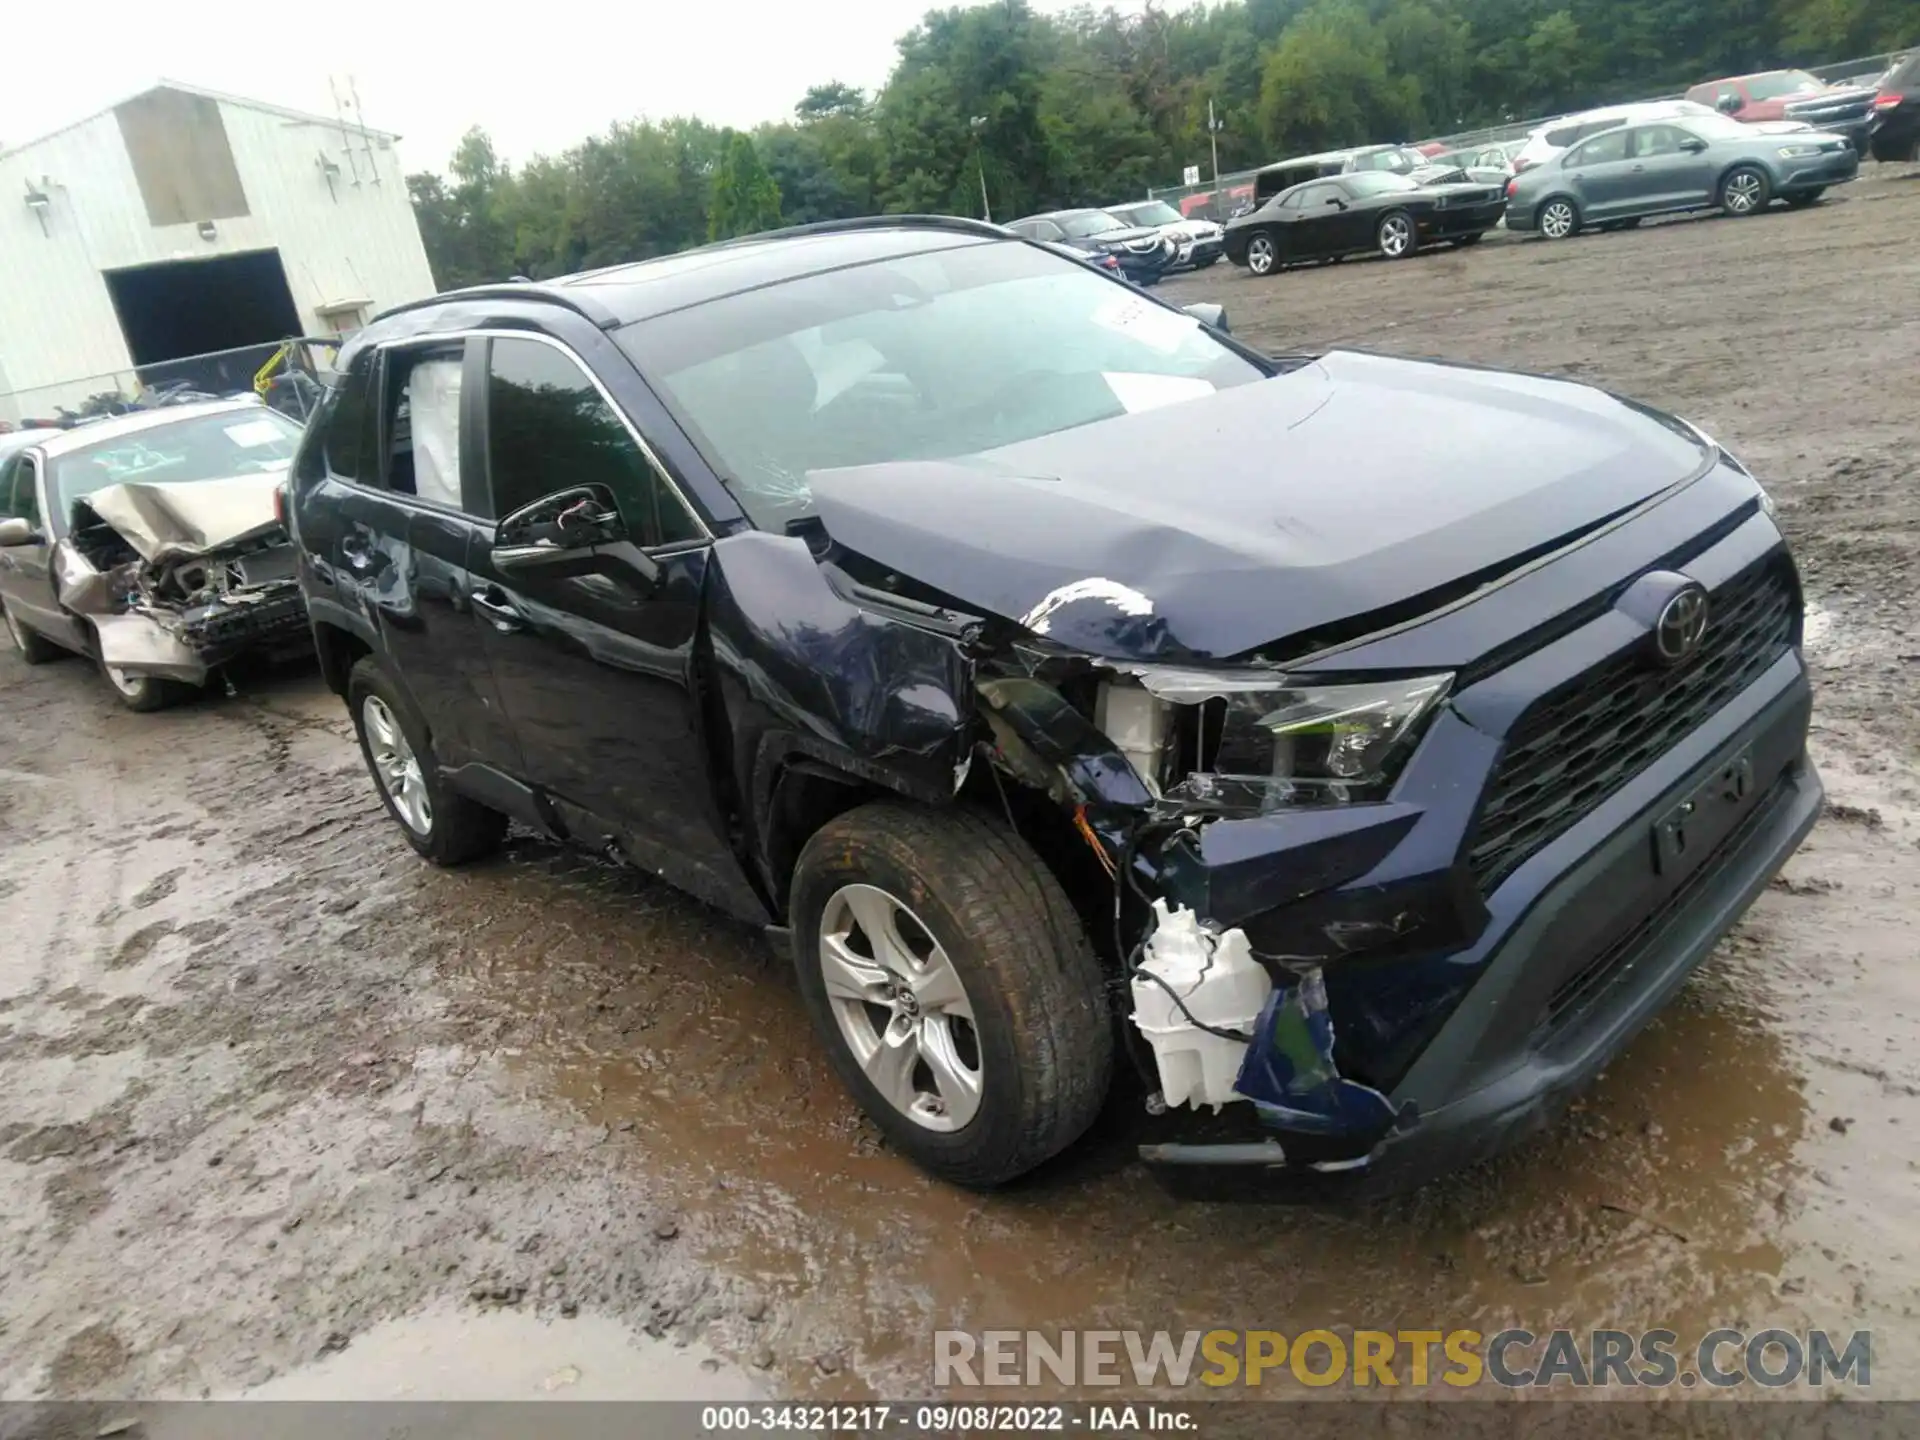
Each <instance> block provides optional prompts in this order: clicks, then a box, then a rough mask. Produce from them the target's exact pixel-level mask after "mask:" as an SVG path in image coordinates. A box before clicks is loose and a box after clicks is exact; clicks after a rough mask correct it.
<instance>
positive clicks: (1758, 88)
mask: <svg viewBox="0 0 1920 1440" xmlns="http://www.w3.org/2000/svg"><path fill="white" fill-rule="evenodd" d="M1826 88H1827V86H1826V82H1825V81H1822V80H1819V79H1816V78H1815V77H1814V76H1812V75H1809V74H1808V73H1807V72H1806V71H1804V70H1782V71H1781V72H1780V73H1779V74H1777V75H1756V76H1754V78H1753V79H1751V80H1749V81H1747V98H1748V99H1750V100H1778V99H1779V98H1780V97H1781V96H1783V95H1805V94H1807V93H1808V92H1809V91H1812V90H1824V89H1826Z"/></svg>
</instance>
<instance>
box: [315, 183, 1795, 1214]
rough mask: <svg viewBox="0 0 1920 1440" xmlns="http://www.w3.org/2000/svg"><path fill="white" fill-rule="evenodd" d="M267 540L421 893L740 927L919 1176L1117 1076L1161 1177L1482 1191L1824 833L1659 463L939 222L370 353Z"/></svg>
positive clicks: (1754, 554) (1061, 1134) (1726, 516)
mask: <svg viewBox="0 0 1920 1440" xmlns="http://www.w3.org/2000/svg"><path fill="white" fill-rule="evenodd" d="M290 501H291V520H292V526H293V529H294V532H295V536H296V539H297V544H298V549H299V552H300V579H301V584H302V586H303V587H304V590H305V595H306V598H307V602H308V605H309V609H310V614H311V617H312V623H313V629H314V635H315V638H316V640H317V642H318V645H319V651H320V655H321V658H322V662H323V665H324V667H325V673H326V676H327V679H328V681H329V683H330V684H331V685H332V687H333V688H334V689H335V690H336V691H338V692H339V694H340V695H341V696H342V697H343V698H344V699H345V700H346V702H347V704H348V706H349V707H350V710H351V712H352V716H353V721H354V724H355V726H356V728H357V730H358V732H359V736H360V741H361V744H362V746H363V748H364V750H365V752H366V758H367V761H368V764H369V767H370V769H371V770H372V772H373V775H374V778H375V780H376V782H377V783H378V785H379V787H380V793H381V795H382V796H383V798H384V800H385V802H386V805H387V807H388V809H389V810H390V812H391V813H392V815H393V816H394V818H395V820H396V821H397V822H398V824H399V826H400V828H401V832H402V833H403V834H404V835H405V837H406V838H407V840H408V841H409V843H411V844H412V845H413V847H414V848H415V849H416V850H418V851H419V852H420V853H421V854H423V855H425V856H427V857H428V858H429V859H432V860H435V861H438V862H440V863H443V864H452V863H457V862H460V861H465V860H470V859H473V858H475V857H477V856H480V855H483V854H485V853H486V852H487V851H489V850H490V849H492V848H493V847H494V846H496V845H497V844H498V843H499V842H500V840H501V838H502V836H503V834H504V832H505V830H506V827H507V825H508V822H509V821H513V822H517V823H519V824H521V825H524V826H527V827H529V828H531V829H533V830H535V831H538V832H540V833H541V834H544V835H548V836H553V837H556V838H560V839H564V840H567V841H570V842H574V843H577V844H580V845H584V846H587V847H590V848H592V849H594V850H596V851H600V852H604V853H608V854H612V855H616V856H619V857H623V858H625V859H627V860H629V861H631V862H633V863H634V864H637V865H639V866H643V867H645V868H646V869H648V870H651V871H655V872H657V873H658V874H660V875H662V876H664V877H666V878H667V879H669V880H670V881H672V882H673V883H675V884H677V885H680V886H683V887H685V888H686V889H688V890H689V891H691V892H693V893H694V894H696V895H699V896H701V897H703V898H704V899H706V900H707V901H709V902H711V903H712V904H714V905H716V906H718V907H720V908H721V909H723V910H725V911H727V912H729V913H731V914H733V915H735V916H738V917H741V918H743V919H746V920H749V921H751V922H753V923H755V924H758V925H761V926H764V927H766V928H767V929H768V931H769V933H770V934H771V935H773V936H774V937H776V938H777V939H778V940H779V941H780V942H781V943H782V944H784V945H786V946H788V947H790V949H791V952H792V955H793V959H794V963H795V965H796V967H797V971H798V979H799V987H800V991H801V994H802V996H803V997H804V1000H805V1003H806V1005H807V1007H808V1009H809V1010H810V1012H811V1014H812V1016H813V1018H814V1020H815V1022H816V1024H817V1027H818V1030H819V1033H820V1036H821V1039H822V1041H823V1043H824V1044H825V1045H826V1047H827V1049H828V1051H829V1053H830V1054H831V1056H832V1058H833V1061H834V1064H835V1065H836V1067H837V1068H838V1070H839V1072H840V1074H841V1075H842V1076H843V1077H844V1079H845V1081H846V1084H847V1085H848V1087H849V1088H850V1089H851V1090H852V1092H853V1093H854V1094H855V1095H856V1096H857V1097H858V1098H859V1100H860V1101H861V1103H862V1104H863V1105H864V1106H865V1107H866V1108H867V1110H868V1111H869V1112H870V1113H871V1114H872V1115H873V1117H874V1119H875V1120H876V1121H877V1122H878V1123H879V1124H880V1126H881V1127H882V1128H883V1129H884V1130H885V1131H886V1133H887V1134H888V1135H889V1136H890V1137H891V1138H892V1140H893V1141H894V1142H895V1143H896V1144H897V1145H898V1146H899V1147H900V1148H901V1149H902V1150H904V1151H905V1152H907V1153H908V1154H910V1155H911V1156H913V1157H914V1158H915V1159H916V1160H917V1161H919V1162H920V1163H921V1164H922V1165H924V1166H926V1167H927V1168H928V1169H929V1170H932V1171H933V1172H935V1173H937V1174H940V1175H942V1176H945V1177H948V1178H950V1179H952V1180H955V1181H958V1182H961V1183H964V1184H972V1185H992V1184H996V1183H999V1182H1003V1181H1006V1180H1008V1179H1010V1178H1012V1177H1013V1176H1016V1175H1018V1174H1020V1173H1022V1172H1024V1171H1026V1170H1028V1169H1031V1168H1032V1167H1033V1166H1035V1165H1037V1164H1039V1163H1040V1162H1041V1161H1043V1160H1045V1159H1046V1158H1047V1157H1048V1156H1050V1155H1052V1154H1054V1153H1055V1152H1057V1151H1059V1150H1061V1149H1063V1148H1064V1147H1066V1146H1067V1145H1069V1144H1070V1143H1071V1142H1072V1141H1073V1140H1074V1139H1075V1138H1076V1137H1077V1136H1079V1135H1080V1134H1081V1133H1082V1131H1084V1130H1085V1129H1086V1127H1087V1126H1088V1125H1089V1124H1090V1123H1091V1122H1092V1120H1093V1118H1094V1116H1095V1114H1096V1113H1097V1112H1098V1111H1099V1110H1100V1108H1101V1106H1102V1104H1103V1103H1104V1102H1105V1100H1106V1099H1107V1097H1108V1096H1109V1094H1110V1093H1111V1092H1112V1089H1113V1081H1114V1078H1115V1073H1116V1071H1119V1072H1123V1073H1126V1074H1129V1075H1132V1076H1135V1077H1137V1080H1138V1084H1137V1087H1136V1089H1137V1092H1138V1093H1141V1094H1144V1096H1145V1104H1144V1106H1143V1107H1142V1108H1143V1109H1144V1111H1145V1118H1143V1119H1142V1121H1141V1124H1142V1125H1143V1126H1144V1127H1146V1130H1145V1134H1144V1140H1145V1143H1144V1144H1143V1145H1142V1154H1143V1155H1144V1156H1145V1158H1146V1159H1147V1160H1148V1161H1149V1162H1150V1163H1152V1164H1153V1165H1155V1166H1156V1167H1157V1168H1158V1170H1159V1171H1160V1173H1161V1174H1162V1176H1163V1178H1167V1179H1169V1180H1170V1181H1172V1182H1173V1183H1176V1184H1178V1183H1181V1182H1184V1181H1192V1180H1196V1179H1197V1178H1198V1177H1203V1176H1206V1177H1212V1179H1213V1180H1218V1179H1219V1178H1220V1177H1221V1176H1223V1175H1229V1176H1231V1175H1238V1176H1241V1177H1252V1178H1256V1179H1266V1178H1268V1177H1270V1176H1273V1175H1276V1174H1282V1173H1287V1172H1295V1173H1302V1174H1306V1175H1316V1174H1317V1175H1336V1174H1337V1175H1342V1176H1345V1177H1347V1179H1348V1180H1349V1181H1356V1182H1358V1181H1364V1180H1365V1179H1367V1178H1368V1177H1374V1178H1377V1179H1378V1180H1379V1181H1380V1182H1381V1183H1388V1184H1391V1183H1404V1182H1406V1181H1407V1180H1409V1179H1412V1178H1417V1177H1419V1176H1421V1175H1424V1174H1427V1173H1430V1172H1432V1171H1433V1170H1436V1169H1439V1168H1445V1167H1447V1166H1450V1165H1454V1164H1458V1163H1461V1162H1463V1161H1466V1160H1468V1159H1471V1158H1474V1157H1477V1156H1479V1155H1482V1154H1485V1153H1488V1152H1490V1151H1492V1150H1493V1149H1495V1148H1497V1147H1498V1146H1500V1145H1502V1144H1503V1143H1506V1142H1508V1141H1510V1140H1512V1139H1514V1138H1517V1137H1518V1136H1520V1135H1522V1134H1524V1133H1526V1132H1527V1131H1529V1130H1530V1129H1532V1128H1534V1127H1536V1126H1537V1125H1539V1124H1540V1123H1542V1122H1543V1121H1544V1119H1545V1118H1546V1117H1548V1116H1549V1115H1550V1114H1551V1113H1552V1112H1553V1111H1554V1109H1555V1107H1556V1106H1557V1105H1558V1104H1559V1103H1560V1102H1561V1101H1563V1100H1564V1099H1565V1098H1566V1097H1567V1096H1568V1095H1569V1094H1570V1093H1571V1092H1572V1091H1573V1090H1575V1089H1576V1088H1577V1087H1579V1086H1580V1085H1581V1084H1583V1083H1584V1082H1585V1081H1587V1080H1588V1079H1590V1078H1591V1077H1592V1076H1593V1074H1594V1073H1595V1072H1596V1071H1597V1070H1599V1069H1600V1068H1601V1067H1602V1066H1603V1065H1604V1064H1606V1063H1607V1061H1608V1060H1609V1059H1610V1058H1611V1057H1612V1056H1614V1055H1615V1054H1617V1053H1618V1052H1619V1050H1620V1049H1621V1047H1622V1046H1623V1045H1624V1044H1625V1043H1626V1042H1627V1040H1628V1038H1629V1037H1630V1036H1631V1035H1632V1034H1633V1033H1634V1032H1635V1031H1636V1030H1637V1029H1638V1028H1639V1027H1640V1026H1641V1025H1642V1024H1643V1023H1644V1022H1645V1021H1646V1020H1647V1019H1648V1018H1649V1017H1650V1016H1651V1015H1653V1014H1654V1012H1655V1011H1657V1010H1658V1009H1659V1008H1660V1007H1661V1006H1662V1005H1663V1004H1664V1003H1665V1002H1666V1001H1667V1000H1668V999H1669V998H1670V997H1671V996H1672V995H1673V993H1674V992H1675V990H1676V989H1678V988H1679V986H1680V985H1681V984H1682V983H1683V982H1684V980H1685V979H1686V977H1687V976H1688V974H1689V973H1690V972H1691V971H1692V970H1693V968H1694V967H1695V966H1696V965H1697V964H1698V963H1699V962H1700V961H1701V960H1702V959H1703V958H1704V957H1705V956H1706V955H1707V953H1708V952H1709V951H1710V950H1711V949H1712V948H1713V946H1714V944H1715V942H1716V941H1717V940H1718V939H1719V938H1720V937H1721V936H1722V935H1724V934H1725V933H1726V932H1727V930H1728V929H1729V927H1731V926H1732V925H1733V924H1734V923H1735V922H1736V921H1737V920H1738V919H1739V917H1740V915H1741V913H1742V912H1743V911H1744V910H1745V909H1746V907H1747V906H1748V904H1750V903H1751V901H1752V900H1753V898H1754V896H1755V895H1756V894H1757V893H1758V892H1759V891H1760V890H1761V889H1762V888H1763V887H1764V886H1765V885H1766V883H1767V881H1768V879H1769V878H1770V877H1771V876H1772V875H1773V873H1774V872H1775V870H1776V869H1777V868H1778V867H1779V866H1780V864H1781V863H1782V862H1783V861H1784V860H1785V859H1786V857H1787V856H1788V855H1789V854H1790V853H1791V852H1792V851H1793V849H1794V847H1795V846H1796V845H1797V844H1798V843H1799V842H1800V840H1801V839H1802V837H1803V836H1805V834H1806V833H1807V831H1808V829H1809V828H1810V827H1811V826H1812V824H1813V823H1814V820H1815V817H1816V815H1817V813H1818V811H1819V807H1820V803H1821V791H1820V785H1819V782H1818V780H1817V778H1816V776H1815V774H1814V771H1813V769H1812V767H1811V766H1810V765H1809V763H1808V760H1807V755H1806V733H1807V723H1808V712H1809V704H1810V697H1809V691H1808V684H1807V675H1806V671H1805V669H1804V668H1803V665H1802V663H1801V657H1800V651H1799V644H1800V633H1801V595H1800V587H1799V581H1798V578H1797V576H1796V573H1795V570H1794V566H1793V563H1792V561H1791V559H1790V558H1789V557H1788V554H1787V551H1786V547H1785V545H1784V544H1783V542H1782V540H1781V536H1780V532H1779V531H1778V530H1777V529H1776V528H1775V526H1774V523H1773V519H1772V514H1771V505H1770V503H1769V501H1768V498H1767V496H1766V494H1765V492H1764V491H1763V490H1762V488H1761V487H1760V485H1759V484H1757V483H1756V482H1755V480H1754V478H1753V477H1752V476H1751V475H1750V474H1748V472H1747V471H1746V470H1745V469H1744V468H1743V467H1742V466H1741V465H1740V464H1739V462H1738V461H1736V460H1735V459H1733V457H1731V456H1730V455H1728V454H1727V453H1726V452H1725V451H1723V450H1722V449H1720V448H1719V447H1718V446H1717V445H1715V444H1714V442H1713V441H1712V440H1710V439H1708V438H1707V437H1706V436H1705V435H1703V434H1701V433H1700V432H1698V431H1697V430H1695V429H1693V428H1692V427H1690V426H1689V425H1687V424H1685V423H1684V422H1682V421H1679V420H1676V419H1673V418H1672V417H1670V416H1667V415H1663V414H1661V413H1659V412H1657V411H1654V410H1650V409H1648V408H1646V407H1643V406H1640V405H1637V404H1635V403H1633V402H1631V401H1627V400H1622V399H1619V398H1616V397H1614V396H1612V395H1608V394H1604V393H1602V392H1600V391H1598V390H1594V389H1590V388H1587V387H1585V386H1581V385H1576V384H1570V383H1567V382H1564V381H1558V380H1549V379H1539V378H1533V377H1528V376H1522V375H1512V374H1504V373H1500V372H1496V371H1490V370H1480V369H1471V368H1467V367H1463V366H1454V365H1443V364H1433V363H1416V362H1412V361H1405V360H1396V359H1388V358H1384V357H1379V356H1374V355H1367V354H1359V353H1352V352H1333V353H1328V354H1324V355H1319V356H1312V357H1301V356H1296V357H1290V358H1285V359H1277V360H1276V359H1272V358H1269V357H1267V356H1263V355H1260V354H1258V353H1255V352H1253V351H1251V350H1249V349H1247V348H1246V347H1245V346H1243V345H1242V344H1240V343H1239V342H1237V341H1235V340H1234V339H1233V338H1232V337H1230V336H1228V335H1225V334H1223V333H1220V332H1219V331H1217V330H1215V329H1213V328H1211V327H1209V326H1208V325H1206V324H1204V323H1202V321H1201V320H1200V319H1197V318H1195V317H1194V316H1191V315H1188V314H1186V313H1183V312H1181V311H1179V310H1176V309H1173V308H1170V307H1168V306H1165V305H1162V304H1161V303H1159V302H1157V301H1156V300H1154V299H1152V298H1151V297H1148V296H1144V295H1141V294H1139V293H1138V292H1137V291H1135V290H1134V289H1132V288H1131V287H1129V286H1127V285H1125V284H1123V283H1121V282H1119V281H1117V280H1114V279H1112V278H1110V277H1107V276H1103V275H1101V274H1099V273H1098V272H1095V271H1093V270H1091V269H1089V268H1088V267H1086V266H1084V265H1080V264H1076V263H1074V262H1072V261H1070V260H1067V259H1065V258H1063V257H1061V256H1059V255H1057V254H1055V253H1053V252H1051V251H1050V250H1048V249H1047V248H1045V247H1044V246H1041V245H1038V244H1034V243H1030V242H1028V241H1025V240H1022V239H1020V238H1017V237H1014V236H1011V235H1009V234H1008V233H1007V232H1005V231H1002V230H997V229H994V228H992V227H988V226H983V225H978V224H974V223H971V222H964V221H956V220H942V219H912V218H909V219H892V220H886V221H863V222H853V223H846V224H835V225H828V226H817V227H811V228H807V229H802V230H797V231H788V232H783V233H779V234H773V235H767V236H759V237H754V238H751V239H747V240H743V241H739V242H735V243H731V244H727V245H722V246H716V247H711V248H708V249H704V250H698V251H693V252H691V253H688V254H683V255H677V256H673V257H670V258H666V259H660V260H652V261H647V262H645V263H641V264H636V265H629V266H623V267H619V268H615V269H610V270H604V271H599V272H595V273H592V274H586V275H579V276H573V277H570V278H567V279H563V280H558V281H553V282H550V283H545V284H528V283H516V284H512V285H502V286H494V287H487V288H483V289H476V290H469V291H463V292H460V293H455V294H449V295H442V296H439V297H437V298H435V299H432V300H429V301H425V302H422V303H420V304H417V305H412V306H408V307H406V308H403V309H400V310H396V311H392V312H390V313H388V314H386V315H383V316H381V317H380V318H379V319H377V320H376V321H375V322H374V323H373V324H371V325H370V326H368V327H367V329H365V330H364V331H362V332H361V333H360V334H359V335H357V336H356V337H354V339H353V341H352V342H351V343H350V344H349V345H348V346H347V347H346V349H345V351H344V352H343V355H342V357H341V375H340V378H339V380H338V381H337V383H335V384H334V385H333V386H332V387H331V389H330V391H329V394H328V396H327V398H326V401H325V404H324V408H323V410H322V412H321V413H320V415H319V416H318V418H317V420H316V421H315V423H314V424H313V425H312V426H311V427H310V429H309V431H308V435H307V438H306V440H305V442H304V444H303V446H302V449H301V451H300V453H299V455H298V456H297V458H296V461H295V464H294V468H293V473H292V476H291V480H290Z"/></svg>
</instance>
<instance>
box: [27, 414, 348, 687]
mask: <svg viewBox="0 0 1920 1440" xmlns="http://www.w3.org/2000/svg"><path fill="white" fill-rule="evenodd" d="M299 438H300V427H299V426H298V425H297V424H295V423H294V422H293V421H291V420H289V419H288V418H287V417H286V416H284V415H281V414H279V413H278V412H277V411H274V410H270V409H268V408H267V407H266V406H264V405H261V404H260V403H259V402H257V401H255V400H252V399H246V400H237V401H218V402H211V403H208V404H204V405H181V406H172V407H168V408H166V409H164V410H156V411H149V412H145V413H141V414H137V415H126V416H120V417H116V418H114V419H111V420H103V421H99V422H96V423H93V424H88V425H84V426H80V427H77V428H75V429H71V430H50V431H47V432H46V433H45V435H44V437H43V438H40V439H38V440H36V442H35V443H33V444H31V445H28V446H25V447H23V448H21V449H19V450H16V451H15V452H14V453H13V454H11V455H9V456H8V457H7V459H6V462H5V464H4V466H3V467H0V604H4V605H5V608H6V620H7V631H8V633H9V635H10V636H11V637H12V639H13V644H14V647H15V648H16V649H17V650H18V651H19V653H20V656H21V658H22V659H24V660H25V661H26V662H27V663H28V664H29V665H38V664H41V663H44V662H45V661H48V660H51V659H54V658H56V657H57V656H59V655H60V654H61V653H62V652H63V651H74V652H77V653H79V654H82V655H87V656H90V657H92V658H93V659H94V660H95V661H96V662H98V664H99V666H100V669H101V671H102V673H104V674H105V675H106V677H107V680H108V682H109V683H110V684H111V685H112V686H113V688H114V690H115V692H116V693H118V695H119V696H120V698H121V699H122V700H123V701H125V702H126V704H127V705H128V706H129V707H130V708H132V709H134V710H158V709H162V708H164V707H165V706H167V705H170V704H173V703H175V702H176V701H178V700H181V699H183V698H185V697H186V696H188V695H190V694H192V693H193V692H194V691H195V690H197V689H198V688H200V687H202V686H204V685H206V684H207V683H208V681H209V680H210V679H212V678H213V677H214V676H215V675H216V674H217V673H219V672H220V671H221V669H222V668H223V667H225V666H227V665H229V664H231V663H232V662H233V661H235V660H237V659H239V658H240V657H242V656H243V655H252V654H264V655H267V656H269V657H274V658H277V657H278V656H280V655H281V654H284V653H291V652H305V651H307V650H309V649H310V647H311V643H312V642H311V640H310V639H309V638H308V635H307V625H306V607H305V605H304V604H303V603H302V601H301V598H300V591H299V586H298V584H297V583H296V581H295V579H294V571H293V549H292V546H291V544H290V543H289V540H288V535H287V531H286V528H285V526H284V525H283V524H282V522H281V520H280V518H279V516H278V514H277V504H276V495H277V492H278V491H279V487H280V482H281V480H282V478H283V476H284V474H285V472H286V468H287V464H288V462H289V461H290V460H291V459H292V456H293V451H294V447H295V445H296V444H297V443H298V441H299Z"/></svg>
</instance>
